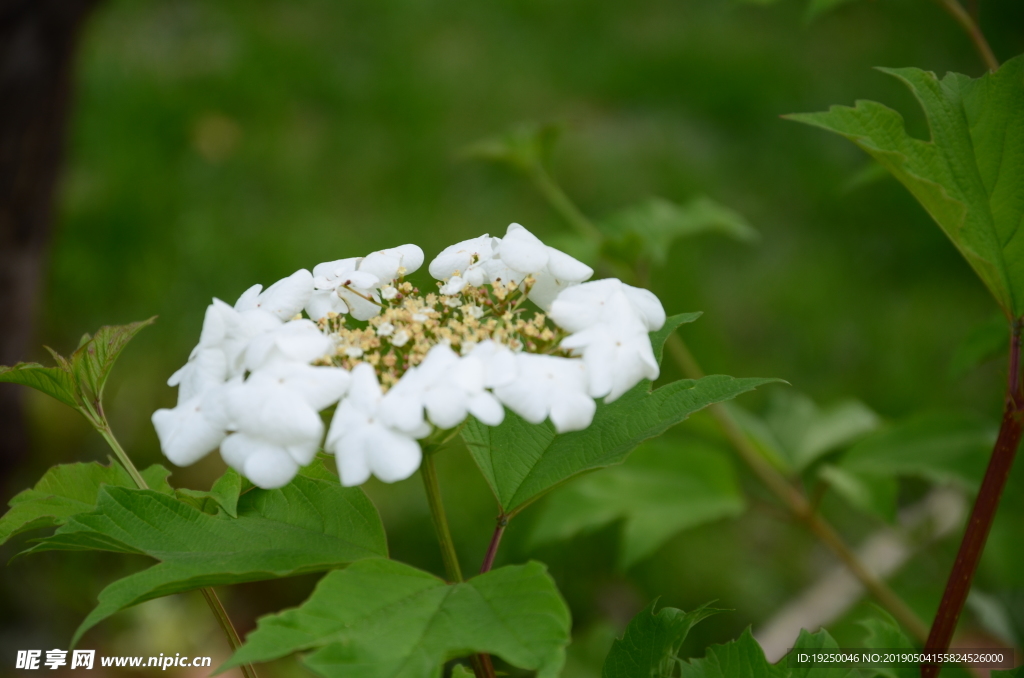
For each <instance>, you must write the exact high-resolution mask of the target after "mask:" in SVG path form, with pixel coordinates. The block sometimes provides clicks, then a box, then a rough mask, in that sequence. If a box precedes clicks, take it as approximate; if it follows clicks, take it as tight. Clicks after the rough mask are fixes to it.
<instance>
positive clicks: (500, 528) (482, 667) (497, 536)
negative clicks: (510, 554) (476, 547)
mask: <svg viewBox="0 0 1024 678" xmlns="http://www.w3.org/2000/svg"><path fill="white" fill-rule="evenodd" d="M507 525H508V516H506V515H505V514H504V513H502V514H501V515H500V516H498V524H497V525H496V526H495V528H494V535H492V536H491V543H490V544H489V545H488V546H487V555H485V556H484V563H483V565H481V566H480V574H483V573H484V572H490V571H491V567H493V566H494V557H495V556H496V555H498V547H499V546H500V545H501V535H503V534H505V527H506V526H507ZM473 670H474V671H475V672H476V674H477V675H478V676H481V675H483V676H486V677H487V678H494V675H495V674H494V665H493V664H492V663H491V655H489V654H476V655H473Z"/></svg>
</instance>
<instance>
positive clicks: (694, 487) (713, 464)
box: [531, 439, 745, 568]
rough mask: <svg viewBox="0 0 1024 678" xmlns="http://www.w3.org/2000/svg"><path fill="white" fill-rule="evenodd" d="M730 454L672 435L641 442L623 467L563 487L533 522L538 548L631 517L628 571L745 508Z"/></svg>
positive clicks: (624, 560) (623, 557)
mask: <svg viewBox="0 0 1024 678" xmlns="http://www.w3.org/2000/svg"><path fill="white" fill-rule="evenodd" d="M744 506H745V503H744V500H743V495H742V493H741V492H740V488H739V484H738V482H737V480H736V472H735V469H734V468H733V464H732V461H731V459H730V458H729V457H728V456H727V455H725V454H723V453H722V451H721V450H718V449H716V448H714V447H711V446H708V445H706V444H703V443H700V442H697V441H693V440H688V441H686V442H685V443H682V442H676V441H672V442H669V441H668V440H665V439H660V440H656V441H651V442H647V443H644V444H643V445H641V446H640V447H639V448H638V449H637V450H636V451H635V452H634V453H633V454H632V455H631V456H630V457H629V459H627V460H626V462H625V463H624V464H623V465H622V466H616V467H613V468H610V469H606V470H604V471H601V472H600V473H594V474H591V475H588V476H586V477H584V478H580V479H578V480H576V481H574V482H572V483H570V484H568V485H567V486H566V487H564V488H562V489H559V490H558V491H556V492H555V493H554V494H553V495H552V496H551V497H550V498H549V499H548V500H547V501H546V503H545V504H544V507H543V509H542V511H541V514H540V517H539V518H538V520H537V523H536V524H535V525H534V527H533V533H532V535H531V542H532V543H533V544H534V545H537V544H543V543H547V542H551V541H555V540H560V539H567V538H569V537H571V536H573V535H575V534H577V533H579V532H582V531H585V530H593V529H596V528H598V527H601V526H602V525H606V524H607V523H609V522H612V521H613V520H617V519H624V524H623V527H622V542H621V550H620V554H619V563H620V565H621V567H623V568H628V567H631V566H632V565H634V564H636V563H637V562H638V561H640V560H643V559H644V558H646V557H648V556H650V555H651V554H652V553H653V552H654V551H656V550H657V549H658V548H659V547H660V546H661V545H662V544H663V543H664V542H665V541H667V540H668V539H669V538H670V537H671V536H672V535H673V534H675V533H677V532H680V531H681V530H685V529H687V528H690V527H694V526H696V525H701V524H704V523H708V522H711V521H714V520H719V519H721V518H725V517H729V516H735V515H738V514H740V513H742V511H743V509H744Z"/></svg>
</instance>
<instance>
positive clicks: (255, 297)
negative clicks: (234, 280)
mask: <svg viewBox="0 0 1024 678" xmlns="http://www.w3.org/2000/svg"><path fill="white" fill-rule="evenodd" d="M262 289H263V285H253V286H252V287H250V288H249V289H247V290H246V291H244V292H242V296H240V297H238V301H236V302H235V310H236V311H251V310H253V309H254V308H256V303H257V302H258V301H259V298H260V291H261V290H262Z"/></svg>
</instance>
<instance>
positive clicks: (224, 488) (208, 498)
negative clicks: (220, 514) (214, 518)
mask: <svg viewBox="0 0 1024 678" xmlns="http://www.w3.org/2000/svg"><path fill="white" fill-rule="evenodd" d="M242 482H243V479H242V476H240V475H239V474H238V472H237V471H235V470H234V469H230V468H229V469H228V470H227V472H226V473H225V474H224V475H222V476H221V477H220V478H218V479H217V480H216V481H215V482H214V483H213V487H211V488H210V490H209V491H208V492H204V491H202V490H188V489H178V490H175V491H174V494H175V496H176V497H177V498H178V499H179V500H181V501H183V502H185V503H186V504H190V505H192V506H195V507H196V508H197V509H199V510H200V511H202V512H203V513H216V512H217V511H218V509H221V510H223V511H224V512H225V513H227V514H228V515H229V516H231V517H232V518H237V517H238V495H239V494H241V492H242Z"/></svg>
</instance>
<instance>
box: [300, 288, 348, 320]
mask: <svg viewBox="0 0 1024 678" xmlns="http://www.w3.org/2000/svg"><path fill="white" fill-rule="evenodd" d="M306 313H308V314H309V317H310V318H312V319H313V320H320V319H321V318H326V317H327V314H328V313H338V314H344V313H348V306H347V305H346V304H345V302H344V301H343V300H342V298H341V297H339V296H338V295H337V294H335V293H334V289H333V288H331V289H329V290H316V291H315V292H313V294H312V295H311V296H310V297H309V303H308V304H306Z"/></svg>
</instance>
